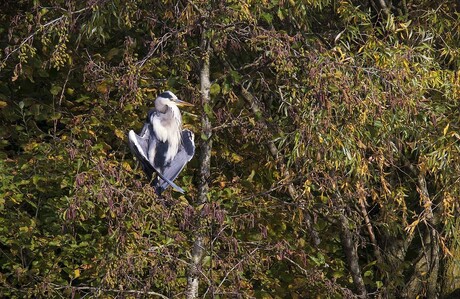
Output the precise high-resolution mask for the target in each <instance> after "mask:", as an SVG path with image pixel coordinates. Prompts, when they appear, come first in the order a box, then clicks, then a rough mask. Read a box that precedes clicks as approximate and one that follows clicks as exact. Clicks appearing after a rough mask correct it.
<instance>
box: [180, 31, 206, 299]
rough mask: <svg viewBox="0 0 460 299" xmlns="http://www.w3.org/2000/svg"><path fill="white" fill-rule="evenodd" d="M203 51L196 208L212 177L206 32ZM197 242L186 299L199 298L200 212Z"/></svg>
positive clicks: (196, 214) (197, 215)
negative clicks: (201, 108) (207, 109)
mask: <svg viewBox="0 0 460 299" xmlns="http://www.w3.org/2000/svg"><path fill="white" fill-rule="evenodd" d="M201 49H202V53H203V62H202V65H201V71H200V85H201V86H200V93H201V107H203V112H202V114H201V126H202V129H201V136H202V137H201V152H200V184H199V186H198V202H197V203H196V204H197V205H196V206H200V205H203V204H204V203H206V202H207V194H208V190H209V185H208V180H209V177H210V175H211V148H212V141H211V133H212V127H211V122H210V120H209V116H208V115H207V114H206V112H205V109H204V107H206V106H209V105H210V100H211V99H210V94H209V90H210V87H211V81H210V78H209V77H210V76H209V55H210V47H209V41H208V39H207V38H206V36H205V31H203V33H202V37H201ZM195 212H196V213H195V217H196V219H195V231H194V237H195V241H194V243H193V249H192V256H191V260H190V266H189V269H188V274H187V290H186V298H187V299H190V298H197V297H198V287H199V274H200V272H201V269H200V268H201V260H202V259H203V255H204V251H205V250H204V248H205V246H204V245H205V244H204V242H205V240H204V235H203V225H202V221H201V219H200V213H199V211H195Z"/></svg>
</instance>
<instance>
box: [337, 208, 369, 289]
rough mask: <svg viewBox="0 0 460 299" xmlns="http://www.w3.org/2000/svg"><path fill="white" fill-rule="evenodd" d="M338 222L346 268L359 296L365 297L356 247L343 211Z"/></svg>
mask: <svg viewBox="0 0 460 299" xmlns="http://www.w3.org/2000/svg"><path fill="white" fill-rule="evenodd" d="M339 224H340V231H341V234H340V239H341V241H342V246H343V250H344V251H345V256H346V258H347V263H348V268H349V271H350V273H351V277H352V279H353V284H354V285H355V288H356V293H357V294H358V296H359V297H360V298H367V291H366V287H365V285H364V281H363V277H362V275H361V268H360V267H359V262H358V261H359V257H358V248H357V245H356V243H355V242H354V240H353V236H352V234H351V232H350V223H349V222H348V218H347V217H346V216H345V215H344V213H341V214H340V215H339Z"/></svg>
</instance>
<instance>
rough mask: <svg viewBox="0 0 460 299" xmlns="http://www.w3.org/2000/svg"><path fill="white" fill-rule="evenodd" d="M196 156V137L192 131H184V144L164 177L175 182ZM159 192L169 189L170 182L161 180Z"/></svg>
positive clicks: (167, 167)
mask: <svg viewBox="0 0 460 299" xmlns="http://www.w3.org/2000/svg"><path fill="white" fill-rule="evenodd" d="M194 154H195V142H194V135H193V133H192V132H191V131H190V130H183V131H182V142H181V145H180V147H179V151H178V152H177V155H176V156H175V157H174V159H173V160H172V161H171V163H170V164H169V165H167V166H166V167H165V169H164V171H163V176H165V177H166V178H168V179H169V180H171V181H174V180H175V179H176V178H177V176H178V175H179V173H180V172H181V171H182V169H184V167H185V165H186V164H187V162H188V161H190V160H191V159H192V157H193V155H194ZM158 186H159V189H160V190H159V192H162V191H163V190H164V189H166V188H167V187H168V182H166V181H164V180H159V182H158Z"/></svg>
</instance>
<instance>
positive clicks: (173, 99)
mask: <svg viewBox="0 0 460 299" xmlns="http://www.w3.org/2000/svg"><path fill="white" fill-rule="evenodd" d="M171 105H175V106H179V107H181V106H193V104H190V103H187V102H184V101H181V100H179V98H178V97H177V96H176V95H175V94H174V93H172V92H171V91H169V90H168V91H165V92H162V93H160V94H159V95H158V97H157V98H156V100H155V107H156V108H157V109H158V110H159V111H164V109H165V107H166V106H171Z"/></svg>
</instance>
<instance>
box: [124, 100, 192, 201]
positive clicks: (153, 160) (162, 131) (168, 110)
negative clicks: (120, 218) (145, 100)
mask: <svg viewBox="0 0 460 299" xmlns="http://www.w3.org/2000/svg"><path fill="white" fill-rule="evenodd" d="M178 106H192V104H189V103H187V102H184V101H181V100H179V99H178V98H177V96H176V95H175V94H174V93H172V92H171V91H165V92H163V93H161V94H160V95H159V96H158V97H157V98H156V100H155V108H154V109H151V110H150V111H149V112H148V114H147V120H146V122H145V124H144V127H143V128H142V130H141V132H140V134H139V135H137V134H136V133H134V131H133V130H131V131H129V134H128V137H129V147H130V148H131V151H132V153H133V154H134V155H135V156H136V157H137V159H138V160H139V162H140V163H141V165H142V169H143V170H144V172H145V173H146V174H147V177H148V179H149V181H151V182H152V186H153V187H154V188H155V191H156V193H157V194H161V192H163V191H164V190H165V189H166V188H167V187H168V185H171V186H172V187H173V188H174V189H176V190H178V191H179V192H181V193H184V190H183V189H182V188H180V187H179V186H177V185H176V184H175V183H174V182H173V181H174V180H175V179H176V178H177V176H178V175H179V173H180V172H181V171H182V169H183V168H184V166H185V164H187V162H188V161H190V159H192V157H193V155H194V154H195V142H194V135H193V133H192V132H191V131H190V130H182V117H181V114H180V111H179V108H178ZM154 172H156V173H157V176H156V177H155V178H154V180H153V181H152V175H153V173H154Z"/></svg>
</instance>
